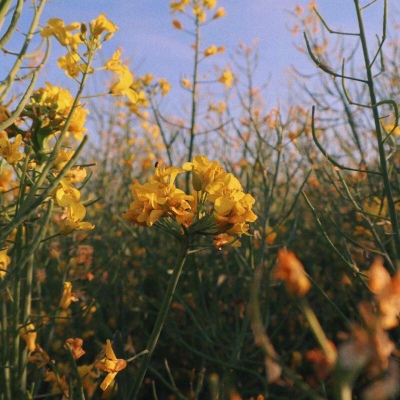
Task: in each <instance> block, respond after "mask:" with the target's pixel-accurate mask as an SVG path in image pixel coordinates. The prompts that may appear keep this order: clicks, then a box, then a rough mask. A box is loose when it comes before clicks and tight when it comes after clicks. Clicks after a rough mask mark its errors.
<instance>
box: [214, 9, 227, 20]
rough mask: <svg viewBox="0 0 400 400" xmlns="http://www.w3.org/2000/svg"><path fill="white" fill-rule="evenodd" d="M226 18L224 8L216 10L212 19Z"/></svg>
mask: <svg viewBox="0 0 400 400" xmlns="http://www.w3.org/2000/svg"><path fill="white" fill-rule="evenodd" d="M225 16H226V11H225V8H224V7H220V8H218V10H217V11H216V13H215V14H214V16H213V19H218V18H222V17H225Z"/></svg>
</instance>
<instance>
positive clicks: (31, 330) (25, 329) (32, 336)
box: [19, 324, 37, 351]
mask: <svg viewBox="0 0 400 400" xmlns="http://www.w3.org/2000/svg"><path fill="white" fill-rule="evenodd" d="M19 335H20V336H21V339H22V340H24V341H25V343H26V347H27V349H28V350H29V351H34V350H35V348H36V338H37V332H36V328H35V326H34V325H33V324H29V325H26V326H21V327H20V330H19Z"/></svg>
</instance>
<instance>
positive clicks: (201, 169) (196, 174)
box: [182, 156, 226, 193]
mask: <svg viewBox="0 0 400 400" xmlns="http://www.w3.org/2000/svg"><path fill="white" fill-rule="evenodd" d="M182 168H183V169H184V170H185V171H191V172H192V177H193V178H192V185H193V189H194V190H196V191H197V192H198V191H203V192H208V193H211V192H213V189H212V187H213V186H215V184H216V183H217V182H221V181H222V179H223V178H224V176H225V175H226V172H225V170H224V169H223V168H222V166H221V164H220V163H219V162H218V161H209V159H208V158H207V157H206V156H196V157H194V159H193V161H192V162H187V163H184V164H183V166H182Z"/></svg>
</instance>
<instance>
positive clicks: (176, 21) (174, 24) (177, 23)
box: [172, 19, 183, 30]
mask: <svg viewBox="0 0 400 400" xmlns="http://www.w3.org/2000/svg"><path fill="white" fill-rule="evenodd" d="M172 25H173V27H174V28H175V29H179V30H181V29H183V25H182V24H181V22H180V21H178V20H177V19H174V20H172Z"/></svg>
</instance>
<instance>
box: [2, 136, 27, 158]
mask: <svg viewBox="0 0 400 400" xmlns="http://www.w3.org/2000/svg"><path fill="white" fill-rule="evenodd" d="M21 143H22V136H21V135H20V134H18V135H17V136H16V137H15V139H14V142H10V141H9V140H8V139H6V138H0V157H3V158H4V159H5V160H6V161H7V162H8V163H9V164H10V165H15V164H17V163H18V161H20V160H22V158H23V157H24V154H23V153H20V151H19V147H20V146H21Z"/></svg>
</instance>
